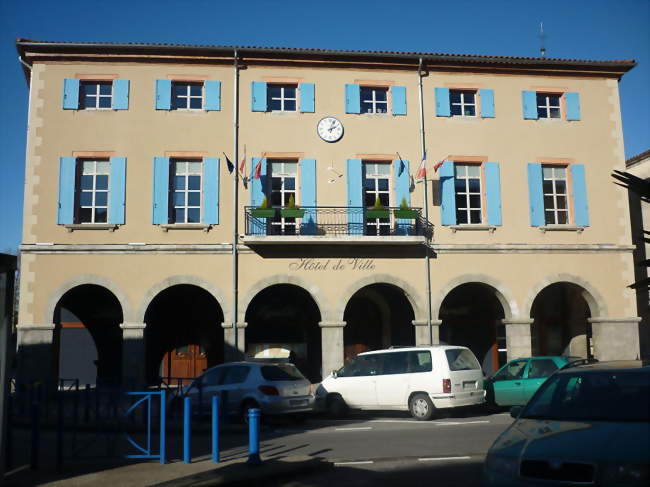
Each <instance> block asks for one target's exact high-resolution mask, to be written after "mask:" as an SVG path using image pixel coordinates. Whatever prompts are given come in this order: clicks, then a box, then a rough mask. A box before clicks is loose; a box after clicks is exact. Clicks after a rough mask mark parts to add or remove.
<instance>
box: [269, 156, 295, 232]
mask: <svg viewBox="0 0 650 487" xmlns="http://www.w3.org/2000/svg"><path fill="white" fill-rule="evenodd" d="M270 166H271V167H270V169H271V177H270V178H269V179H270V184H271V188H270V192H269V193H270V195H271V206H274V207H286V206H288V205H289V200H290V199H291V197H293V200H294V203H296V204H297V201H296V177H297V175H298V164H297V162H296V161H271V162H270ZM271 231H272V234H273V235H295V234H296V219H295V218H293V217H283V216H282V215H281V214H279V215H278V216H276V217H275V218H273V219H271Z"/></svg>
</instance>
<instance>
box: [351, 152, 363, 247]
mask: <svg viewBox="0 0 650 487" xmlns="http://www.w3.org/2000/svg"><path fill="white" fill-rule="evenodd" d="M362 206H363V168H362V164H361V159H348V207H350V208H349V209H348V233H349V234H350V235H363V214H364V212H363V210H362V209H361V207H362Z"/></svg>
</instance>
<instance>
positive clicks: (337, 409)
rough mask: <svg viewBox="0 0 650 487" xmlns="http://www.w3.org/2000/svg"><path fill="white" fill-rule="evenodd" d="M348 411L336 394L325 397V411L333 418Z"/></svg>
mask: <svg viewBox="0 0 650 487" xmlns="http://www.w3.org/2000/svg"><path fill="white" fill-rule="evenodd" d="M347 411H348V405H347V404H345V401H344V400H343V398H342V397H341V396H340V395H338V394H331V395H330V396H328V397H327V413H328V414H329V415H330V416H332V417H333V418H340V417H341V416H343V415H344V414H345V413H346V412H347Z"/></svg>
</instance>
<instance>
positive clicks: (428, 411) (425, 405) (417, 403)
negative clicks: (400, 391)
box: [409, 393, 436, 421]
mask: <svg viewBox="0 0 650 487" xmlns="http://www.w3.org/2000/svg"><path fill="white" fill-rule="evenodd" d="M435 409H436V408H435V406H434V405H433V402H432V401H431V398H430V397H429V396H428V395H427V394H421V393H420V394H414V395H413V397H411V399H410V400H409V411H410V412H411V416H413V418H415V419H417V420H418V421H429V420H430V419H431V418H432V417H433V413H434V411H435Z"/></svg>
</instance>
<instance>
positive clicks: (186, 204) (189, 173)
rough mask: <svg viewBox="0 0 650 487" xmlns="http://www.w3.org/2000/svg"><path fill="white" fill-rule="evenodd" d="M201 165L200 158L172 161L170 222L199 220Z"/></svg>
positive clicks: (196, 221) (198, 221) (194, 221)
mask: <svg viewBox="0 0 650 487" xmlns="http://www.w3.org/2000/svg"><path fill="white" fill-rule="evenodd" d="M202 166H203V165H202V162H201V161H200V160H198V161H196V160H188V161H182V160H173V161H172V164H171V170H172V178H171V181H172V188H171V189H172V191H171V194H172V204H171V206H172V212H171V215H172V223H200V222H201V193H202V192H201V188H202V185H201V175H202V173H203V167H202Z"/></svg>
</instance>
